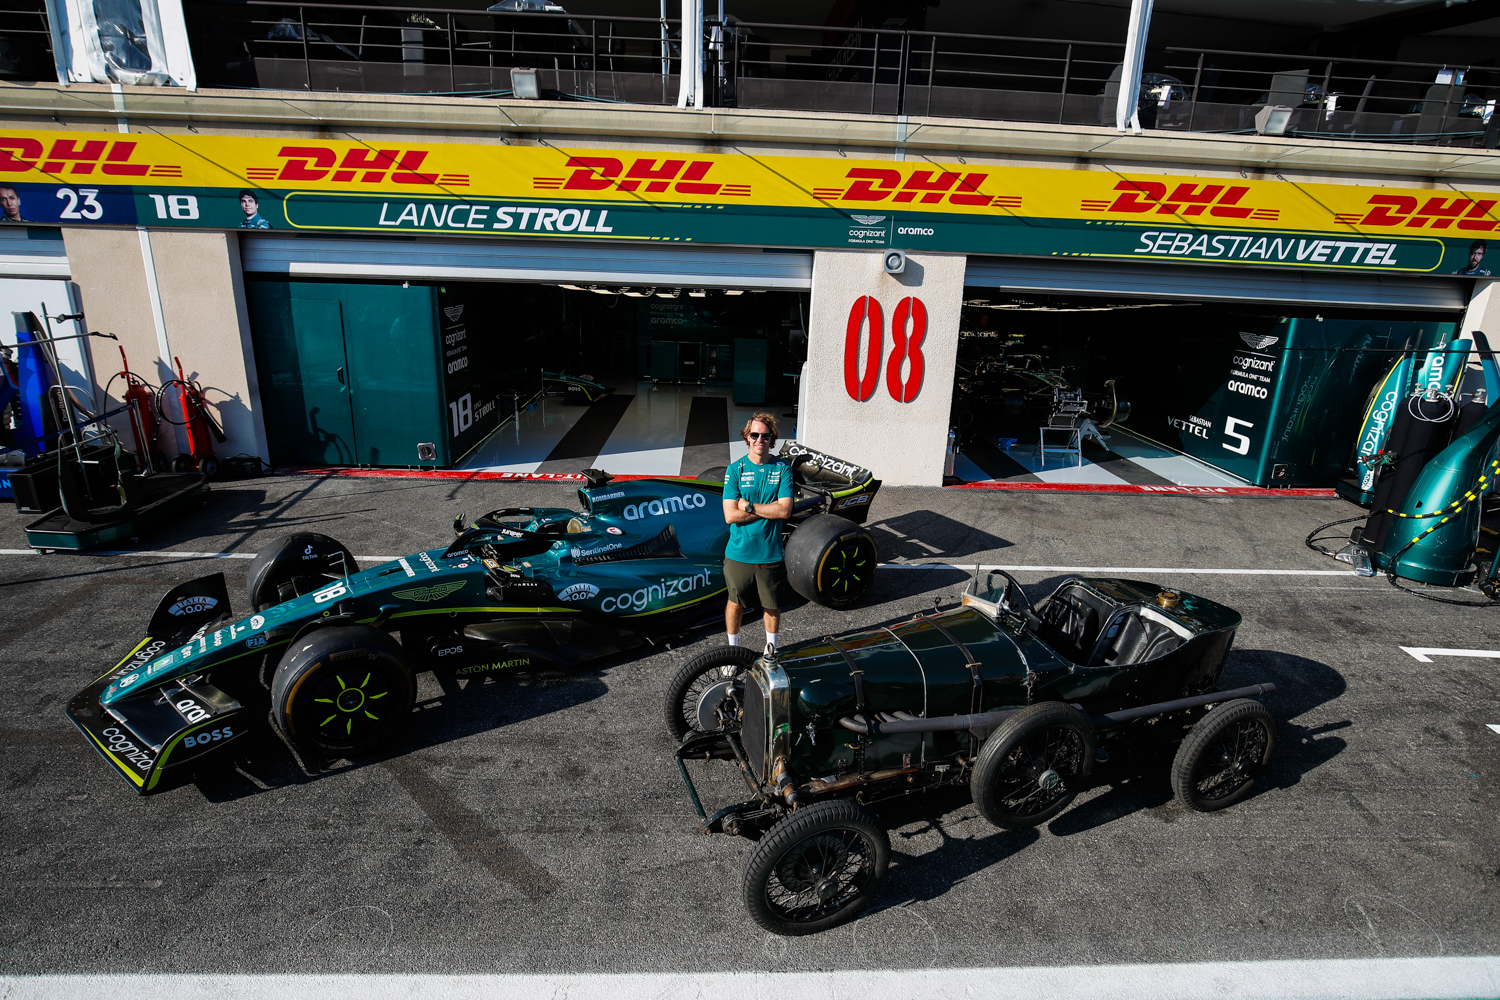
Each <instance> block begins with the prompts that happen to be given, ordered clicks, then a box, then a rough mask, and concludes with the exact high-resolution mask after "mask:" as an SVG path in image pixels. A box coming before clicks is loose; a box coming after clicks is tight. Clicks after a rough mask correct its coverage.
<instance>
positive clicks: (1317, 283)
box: [964, 257, 1468, 312]
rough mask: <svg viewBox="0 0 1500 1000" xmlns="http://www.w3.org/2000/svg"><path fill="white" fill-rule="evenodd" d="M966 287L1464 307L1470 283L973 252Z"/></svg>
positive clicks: (1346, 305)
mask: <svg viewBox="0 0 1500 1000" xmlns="http://www.w3.org/2000/svg"><path fill="white" fill-rule="evenodd" d="M964 284H965V285H968V286H974V287H981V288H997V289H1003V290H1005V291H1013V292H1048V293H1055V294H1068V295H1106V296H1110V297H1111V298H1119V297H1125V296H1128V297H1131V298H1147V299H1168V300H1176V301H1182V300H1189V301H1195V302H1256V303H1263V304H1277V303H1284V304H1287V305H1301V306H1323V307H1326V308H1330V309H1331V308H1349V307H1353V308H1382V309H1423V310H1438V311H1455V312H1461V311H1462V310H1463V309H1464V308H1465V306H1467V304H1468V288H1467V285H1468V282H1466V281H1462V280H1454V279H1443V278H1408V277H1398V276H1394V275H1393V276H1391V277H1385V276H1382V275H1368V274H1348V275H1339V276H1333V275H1330V274H1327V273H1322V272H1312V273H1309V272H1301V271H1275V270H1270V269H1260V268H1242V269H1234V268H1227V267H1224V268H1220V267H1181V266H1176V265H1172V264H1106V263H1098V262H1084V261H1079V260H1076V259H1074V260H1068V261H1052V260H1046V261H1042V260H1024V259H1021V258H1009V257H970V258H969V267H968V272H967V274H966V275H965V277H964Z"/></svg>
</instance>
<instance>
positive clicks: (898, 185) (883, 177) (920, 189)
mask: <svg viewBox="0 0 1500 1000" xmlns="http://www.w3.org/2000/svg"><path fill="white" fill-rule="evenodd" d="M844 176H845V177H846V178H847V179H849V180H851V181H853V182H854V183H853V184H850V185H849V187H848V188H846V189H845V190H844V191H843V192H842V193H841V194H838V195H834V194H833V192H832V191H826V192H825V191H824V190H823V189H818V190H816V191H815V192H814V194H816V195H817V196H818V197H819V198H824V199H825V200H830V201H831V200H834V199H835V198H836V199H837V200H840V201H884V200H885V199H887V198H890V199H891V201H893V202H898V203H901V202H912V201H916V202H917V203H919V204H923V205H935V204H937V203H938V202H941V201H942V200H943V199H944V198H947V199H948V204H950V205H979V206H986V205H989V204H990V203H991V202H992V201H993V200H994V199H993V198H992V197H991V196H990V195H988V194H985V193H983V192H981V191H980V190H979V189H980V187H981V186H982V185H983V184H984V182H985V181H986V180H987V179H988V178H989V174H979V173H971V174H960V173H959V172H958V171H955V170H916V171H913V172H912V174H911V176H910V177H906V178H904V179H903V177H902V174H901V171H899V170H884V169H876V168H873V167H854V168H853V169H851V170H850V171H849V172H848V173H847V174H845V175H844ZM955 184H956V186H955ZM950 190H951V191H952V193H951V194H949V191H950ZM825 195H828V196H831V197H826V198H825Z"/></svg>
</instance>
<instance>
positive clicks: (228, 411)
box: [63, 228, 270, 460]
mask: <svg viewBox="0 0 1500 1000" xmlns="http://www.w3.org/2000/svg"><path fill="white" fill-rule="evenodd" d="M63 240H64V242H65V244H66V246H67V249H68V260H69V263H70V265H71V267H72V271H73V280H74V282H75V283H76V284H77V285H78V289H79V292H80V295H81V298H82V305H83V311H84V315H85V316H86V317H87V323H88V328H89V329H90V330H98V331H99V332H101V333H113V334H115V336H117V337H118V338H119V341H118V343H116V342H115V341H109V340H100V339H97V338H90V339H89V340H88V341H86V343H88V345H89V350H90V352H91V354H92V363H93V369H94V373H95V377H96V378H97V379H98V380H99V383H100V387H101V389H102V388H103V386H104V385H105V384H106V383H108V382H109V379H110V376H111V375H112V374H114V373H115V372H118V371H119V370H120V352H119V348H120V347H123V348H124V349H125V353H126V355H127V356H128V358H129V360H130V369H131V371H133V372H135V373H136V374H139V375H141V376H142V377H143V378H145V379H146V380H147V381H148V382H150V383H152V384H153V385H161V384H162V383H163V382H166V381H168V380H170V379H174V378H176V377H177V373H176V366H175V363H174V362H173V361H172V358H173V357H174V356H175V357H178V358H181V359H182V366H183V371H184V372H185V373H186V375H187V377H188V378H189V379H190V380H192V381H195V382H198V383H199V384H201V385H202V387H203V390H204V396H205V398H206V399H207V401H208V404H209V406H210V408H211V409H212V411H213V413H214V416H215V417H216V419H217V420H218V421H219V424H220V426H222V427H223V428H224V434H225V437H226V438H227V440H225V441H224V442H222V443H221V442H218V441H215V442H214V453H215V454H216V455H218V456H219V457H220V458H221V459H222V458H226V457H229V456H232V455H239V454H242V453H243V454H248V455H255V456H258V457H260V458H261V459H263V460H269V457H270V455H269V452H268V450H267V448H266V431H265V424H264V421H263V419H262V416H261V412H260V389H259V387H258V385H257V384H256V380H255V359H254V354H253V352H252V349H251V346H250V322H249V317H248V314H247V312H246V309H245V283H244V275H243V273H242V271H241V268H240V246H239V237H238V235H237V234H235V233H222V232H217V233H216V232H172V231H166V230H151V231H147V230H145V229H95V228H89V229H83V228H75V229H65V230H63ZM123 391H124V384H123V380H116V381H115V383H114V386H113V387H112V388H111V389H110V394H109V399H108V400H107V401H106V405H107V406H108V407H110V408H113V407H116V406H119V405H121V393H122V392H123ZM166 405H167V407H168V412H169V413H170V414H172V415H173V417H175V418H177V419H181V412H182V410H181V404H180V401H179V400H178V399H177V398H176V397H175V394H174V395H173V396H172V397H171V398H169V399H168V400H167V402H166ZM120 426H123V424H121V425H120ZM127 440H128V439H127ZM157 444H158V447H160V449H161V451H162V452H163V453H164V454H165V455H166V456H167V457H168V458H169V459H170V458H172V457H173V456H175V455H178V454H183V453H186V451H187V438H186V435H185V433H184V430H183V428H180V427H174V426H172V425H170V424H164V425H163V426H162V428H161V430H160V431H159V432H158V436H157Z"/></svg>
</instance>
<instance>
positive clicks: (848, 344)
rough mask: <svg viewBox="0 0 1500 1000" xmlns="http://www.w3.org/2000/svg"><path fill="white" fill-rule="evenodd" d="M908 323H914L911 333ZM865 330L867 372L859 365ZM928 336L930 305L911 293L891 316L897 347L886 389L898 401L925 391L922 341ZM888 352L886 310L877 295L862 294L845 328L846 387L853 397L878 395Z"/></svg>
mask: <svg viewBox="0 0 1500 1000" xmlns="http://www.w3.org/2000/svg"><path fill="white" fill-rule="evenodd" d="M908 322H910V324H911V328H910V331H909V332H908V329H907V324H908ZM862 332H863V333H864V334H865V336H864V340H865V344H866V346H865V366H864V370H863V371H861V370H860V365H859V345H860V340H861V337H860V334H861V333H862ZM926 338H927V306H926V305H924V304H923V302H922V300H921V299H919V298H917V297H915V296H910V295H909V296H907V297H906V298H904V299H902V300H901V301H900V302H898V303H896V311H895V312H894V313H893V314H892V316H891V339H892V341H893V346H892V349H891V356H890V359H889V361H888V362H887V363H886V369H885V387H886V390H887V391H888V392H889V393H890V394H891V398H892V399H894V400H895V401H896V402H898V403H910V402H911V401H912V400H914V399H916V398H917V394H918V393H919V392H921V391H922V376H923V373H924V368H925V360H924V358H923V356H922V342H923V341H924V340H925V339H926ZM884 353H885V313H884V312H883V311H882V310H881V308H880V303H879V302H878V301H876V299H875V297H874V296H872V295H861V296H860V297H859V298H857V299H855V300H854V305H853V306H852V307H850V309H849V322H848V325H847V326H846V327H845V330H844V388H845V389H846V390H847V391H848V393H849V398H850V399H852V400H854V401H855V402H857V403H863V402H865V401H867V400H868V399H869V398H870V397H871V396H873V395H874V394H875V385H876V383H877V382H879V381H880V362H881V356H882V355H883V354H884ZM903 366H906V367H907V372H906V378H905V380H903V379H902V378H901V369H902V367H903Z"/></svg>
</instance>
